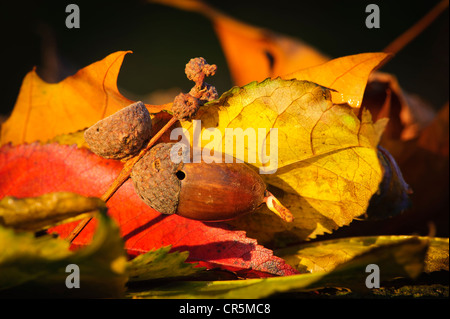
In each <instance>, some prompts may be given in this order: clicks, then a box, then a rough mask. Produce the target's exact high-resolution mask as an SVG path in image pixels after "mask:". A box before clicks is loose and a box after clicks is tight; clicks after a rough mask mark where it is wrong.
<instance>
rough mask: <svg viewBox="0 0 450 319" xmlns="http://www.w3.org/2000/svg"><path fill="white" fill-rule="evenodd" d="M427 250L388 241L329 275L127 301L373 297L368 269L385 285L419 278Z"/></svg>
mask: <svg viewBox="0 0 450 319" xmlns="http://www.w3.org/2000/svg"><path fill="white" fill-rule="evenodd" d="M427 247H428V245H427V239H420V238H406V239H403V240H398V241H396V242H395V241H394V242H389V241H387V242H385V243H383V244H380V245H379V246H377V247H372V248H369V249H367V250H366V251H365V252H363V253H361V254H359V255H357V256H354V258H350V259H349V260H347V261H346V262H343V263H342V264H340V265H339V266H338V267H335V268H334V269H332V270H328V271H320V272H313V273H307V274H299V275H293V276H288V277H274V278H264V279H247V280H245V281H242V280H239V281H236V280H232V281H213V282H210V281H206V282H198V281H195V282H194V281H191V282H182V283H169V284H166V283H163V284H161V285H156V286H153V287H152V289H151V290H147V291H128V293H127V297H129V298H149V299H154V298H156V299H158V298H176V299H180V298H183V299H188V298H230V299H248V298H250V299H252V298H267V297H269V296H275V295H276V294H279V293H283V292H289V291H295V292H299V291H310V290H311V289H319V288H325V287H341V288H342V287H344V288H350V289H355V290H359V291H361V292H362V293H365V294H369V292H370V291H371V289H368V288H367V287H366V286H365V280H366V276H367V273H366V267H367V265H369V264H376V265H378V266H379V267H380V269H383V271H382V272H381V274H380V275H381V278H380V280H382V281H389V280H393V279H394V278H398V277H400V276H401V277H405V278H409V277H412V278H415V277H417V275H419V274H420V272H421V270H422V269H423V267H424V259H425V253H426V249H427Z"/></svg>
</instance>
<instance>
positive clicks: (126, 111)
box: [84, 102, 152, 160]
mask: <svg viewBox="0 0 450 319" xmlns="http://www.w3.org/2000/svg"><path fill="white" fill-rule="evenodd" d="M151 128H152V121H151V118H150V113H149V112H148V110H147V108H146V107H145V104H144V103H142V102H136V103H133V104H131V105H129V106H127V107H125V108H123V109H122V110H120V111H118V112H116V113H114V114H112V115H110V116H108V117H106V118H104V119H102V120H100V121H98V122H97V123H96V124H94V125H93V126H91V127H90V128H88V129H87V130H86V131H85V133H84V138H85V140H86V142H87V144H88V145H89V148H90V149H91V151H92V152H94V153H95V154H97V155H100V156H102V157H105V158H112V159H119V160H120V159H128V158H130V157H132V156H134V155H136V154H137V153H139V151H140V150H141V148H142V147H143V146H144V143H145V142H147V141H148V140H149V139H150V137H151Z"/></svg>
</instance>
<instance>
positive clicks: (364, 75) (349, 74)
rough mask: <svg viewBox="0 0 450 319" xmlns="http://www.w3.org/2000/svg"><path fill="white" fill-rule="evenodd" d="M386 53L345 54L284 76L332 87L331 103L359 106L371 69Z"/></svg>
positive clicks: (380, 61)
mask: <svg viewBox="0 0 450 319" xmlns="http://www.w3.org/2000/svg"><path fill="white" fill-rule="evenodd" d="M389 56H390V54H387V53H383V52H379V53H361V54H356V55H350V56H345V57H341V58H337V59H334V60H331V61H328V62H326V63H324V64H321V65H317V66H313V67H310V68H307V69H302V70H298V71H295V72H293V73H290V74H285V75H283V78H284V79H297V80H305V81H312V82H315V83H317V84H319V85H322V86H325V87H327V88H330V89H333V90H335V91H332V93H331V95H332V101H333V103H335V104H341V103H348V105H350V106H351V107H354V108H359V107H360V106H361V102H362V98H363V95H364V90H365V88H366V84H367V79H368V78H369V75H370V73H371V72H372V71H373V70H374V69H375V68H376V67H377V66H379V65H380V64H381V63H382V62H383V61H384V60H385V59H387V58H388V57H389Z"/></svg>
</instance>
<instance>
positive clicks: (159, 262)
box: [127, 246, 204, 283]
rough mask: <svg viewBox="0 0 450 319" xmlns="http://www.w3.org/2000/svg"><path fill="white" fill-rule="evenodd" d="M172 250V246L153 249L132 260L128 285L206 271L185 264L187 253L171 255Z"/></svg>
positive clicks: (129, 266)
mask: <svg viewBox="0 0 450 319" xmlns="http://www.w3.org/2000/svg"><path fill="white" fill-rule="evenodd" d="M170 249H171V247H170V246H167V247H162V248H159V249H153V250H151V251H149V252H147V253H145V254H142V255H139V256H137V257H136V258H134V259H132V260H131V261H130V262H129V263H128V264H127V273H128V276H129V279H128V283H133V282H141V281H147V280H155V279H165V280H167V279H170V278H172V279H173V278H180V277H187V276H192V275H194V274H198V273H199V272H200V271H201V270H203V269H204V268H199V267H195V265H192V264H190V263H187V262H185V261H186V259H187V258H188V256H189V254H188V253H187V252H185V251H184V252H178V251H176V252H172V253H170Z"/></svg>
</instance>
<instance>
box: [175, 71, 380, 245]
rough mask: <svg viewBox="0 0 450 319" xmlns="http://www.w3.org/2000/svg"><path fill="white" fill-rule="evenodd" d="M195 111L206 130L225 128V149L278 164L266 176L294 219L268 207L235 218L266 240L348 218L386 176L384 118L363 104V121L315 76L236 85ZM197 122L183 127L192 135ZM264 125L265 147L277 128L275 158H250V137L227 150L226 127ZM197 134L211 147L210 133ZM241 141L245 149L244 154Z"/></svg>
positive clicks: (312, 232)
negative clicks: (380, 149)
mask: <svg viewBox="0 0 450 319" xmlns="http://www.w3.org/2000/svg"><path fill="white" fill-rule="evenodd" d="M196 119H197V120H201V125H202V128H201V134H200V135H201V136H202V137H203V133H204V132H205V131H206V130H209V131H211V129H213V128H215V129H217V130H218V131H220V135H219V134H217V135H219V136H222V137H224V138H222V140H221V141H220V142H221V146H220V147H221V150H222V152H224V153H225V154H227V155H230V156H233V157H235V158H237V159H239V160H242V161H245V162H247V163H249V164H251V165H253V166H254V167H256V168H261V167H266V168H267V167H271V168H273V167H272V166H271V165H274V164H276V165H277V167H276V168H277V170H276V172H275V173H274V174H263V175H261V176H262V178H263V179H264V180H265V181H266V183H267V184H269V190H271V191H273V194H274V195H275V196H276V197H277V198H278V199H279V200H280V201H281V202H282V203H283V205H285V206H286V207H287V208H289V209H290V210H291V212H292V213H293V214H294V222H293V223H284V222H283V221H281V220H277V218H276V217H275V216H273V214H271V213H269V214H268V213H267V212H265V211H264V210H263V211H260V212H259V213H257V214H251V215H246V216H243V217H242V218H240V219H238V220H237V221H235V222H233V224H235V225H238V226H240V227H242V228H244V229H245V230H246V231H247V232H248V234H249V236H250V237H256V238H258V240H260V241H261V242H263V243H264V242H267V241H269V240H273V238H274V234H276V233H285V234H289V236H293V237H294V238H295V239H296V240H298V239H306V238H312V237H315V236H316V235H319V234H323V233H325V232H331V231H332V230H334V229H336V228H338V227H340V226H343V225H347V224H349V223H350V222H351V221H352V220H353V219H354V218H355V217H357V216H360V215H362V214H363V213H364V212H365V210H366V208H367V206H368V202H369V200H370V198H371V197H372V195H373V194H374V193H375V192H376V191H377V190H378V186H379V183H380V181H381V179H382V169H381V167H380V164H379V161H378V157H377V144H378V141H379V139H380V136H381V134H382V132H383V129H384V126H385V124H386V120H379V121H378V122H377V123H373V122H372V120H371V115H370V113H369V112H367V111H364V112H363V113H362V120H361V121H360V120H359V119H358V118H357V117H356V115H355V114H354V113H353V110H352V108H351V107H349V106H348V105H336V104H333V103H332V102H331V100H330V91H329V90H328V89H326V88H324V87H321V86H318V85H317V84H315V83H312V82H307V81H297V80H282V79H275V80H270V79H268V80H266V81H264V82H261V83H256V82H253V83H250V84H249V85H246V86H244V87H236V88H233V89H232V90H230V91H228V92H226V93H225V94H223V95H222V97H221V98H220V99H218V100H216V101H213V102H210V103H208V104H206V105H205V106H204V107H203V108H202V109H200V110H199V112H198V116H197V117H196ZM195 124H196V123H195V122H183V123H182V127H183V128H184V129H185V130H186V131H185V134H189V136H194V135H193V134H194V129H195V128H194V126H195ZM260 128H263V129H264V130H266V129H267V131H265V132H266V134H267V135H266V136H270V138H267V141H266V142H267V144H266V147H267V149H270V143H274V142H275V140H274V141H272V137H271V135H270V134H269V132H268V129H269V128H276V129H277V130H278V140H277V143H276V145H275V146H276V151H277V154H278V160H277V161H274V162H273V163H268V164H266V165H263V163H262V161H261V159H260V157H259V156H256V159H254V161H253V162H252V161H250V160H249V159H250V158H251V154H252V152H254V145H250V144H251V143H250V142H247V143H246V142H242V141H241V142H242V143H241V144H239V145H238V144H237V143H238V141H237V140H236V146H235V148H234V149H233V150H232V151H231V152H229V151H227V141H229V139H228V138H227V133H226V130H227V129H228V130H229V129H239V130H240V129H242V130H243V131H244V132H246V130H247V129H250V130H248V131H247V132H251V131H252V130H253V131H256V132H258V129H260ZM255 135H256V136H257V134H255ZM191 142H193V139H192V138H191ZM200 142H201V147H203V148H209V146H210V143H211V139H210V138H202V139H201V141H200ZM258 143H259V142H258ZM239 149H244V152H243V153H242V154H239V152H238V150H239ZM258 152H259V149H258ZM271 152H272V149H271ZM249 156H250V157H249Z"/></svg>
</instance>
